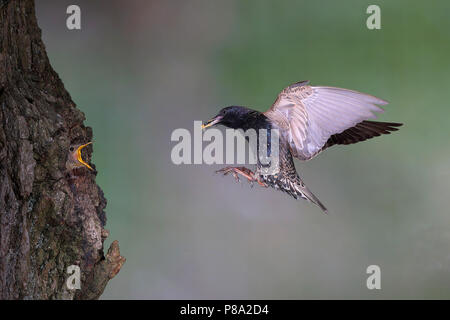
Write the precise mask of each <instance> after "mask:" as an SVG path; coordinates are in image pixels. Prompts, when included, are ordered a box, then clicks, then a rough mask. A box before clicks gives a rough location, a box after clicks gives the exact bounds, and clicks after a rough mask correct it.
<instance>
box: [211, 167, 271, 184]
mask: <svg viewBox="0 0 450 320" xmlns="http://www.w3.org/2000/svg"><path fill="white" fill-rule="evenodd" d="M230 172H231V173H232V174H233V177H234V178H235V179H236V180H237V181H238V182H239V181H240V180H239V176H238V174H240V175H241V176H243V177H245V178H247V180H248V182H250V185H251V186H253V182H254V181H256V182H258V184H259V185H260V186H262V187H267V185H266V184H265V183H264V182H262V181H260V180H259V179H258V178H256V177H255V174H254V173H253V171H251V170H250V169H248V168H246V167H226V168H222V169H220V170H217V171H216V173H223V175H224V176H226V175H227V174H229V173H230Z"/></svg>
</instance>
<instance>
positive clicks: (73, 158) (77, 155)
mask: <svg viewBox="0 0 450 320" xmlns="http://www.w3.org/2000/svg"><path fill="white" fill-rule="evenodd" d="M91 143H92V142H88V143H86V144H81V145H80V144H76V145H71V146H70V147H69V154H68V156H67V162H66V167H67V169H68V170H73V169H76V168H82V167H87V168H88V169H90V170H94V169H92V167H91V166H90V165H88V164H87V163H86V162H85V161H84V160H83V158H82V157H81V150H82V149H83V148H85V147H86V146H88V145H90V144H91Z"/></svg>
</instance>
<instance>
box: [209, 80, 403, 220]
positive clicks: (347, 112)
mask: <svg viewBox="0 0 450 320" xmlns="http://www.w3.org/2000/svg"><path fill="white" fill-rule="evenodd" d="M386 104H387V102H386V101H384V100H382V99H379V98H376V97H374V96H371V95H368V94H364V93H360V92H357V91H353V90H348V89H341V88H334V87H313V86H310V85H309V81H301V82H297V83H294V84H292V85H290V86H289V87H287V88H285V89H284V90H283V91H281V93H280V94H279V95H278V97H277V99H276V100H275V102H274V103H273V105H272V106H271V107H270V108H269V110H267V111H266V112H259V111H256V110H252V109H249V108H246V107H241V106H229V107H226V108H223V109H222V110H220V112H219V113H218V115H217V116H215V117H214V118H213V119H211V120H209V121H208V122H206V123H205V124H203V125H202V128H203V129H205V128H208V127H210V126H213V125H216V124H222V125H224V126H226V127H229V128H232V129H242V130H244V131H246V130H248V129H254V130H256V131H257V132H258V130H259V129H266V130H267V132H270V130H272V129H278V132H279V162H278V170H277V171H278V172H277V173H276V174H273V175H271V174H265V171H264V170H263V169H264V168H263V164H262V163H261V162H260V161H257V164H256V170H255V172H252V171H251V170H250V169H248V168H245V167H226V168H223V169H221V170H218V171H217V172H221V173H223V174H225V175H226V174H229V173H232V174H233V176H234V177H235V178H236V179H237V180H239V177H238V175H242V176H244V177H245V178H247V179H248V181H249V182H251V183H253V182H257V183H258V184H259V185H261V186H264V187H269V186H270V187H273V188H275V189H279V190H282V191H284V192H286V193H288V194H289V195H291V196H292V197H294V198H295V199H299V198H303V199H307V200H309V201H311V202H312V203H314V204H316V205H318V206H319V207H320V208H321V209H322V210H323V211H324V212H327V209H326V208H325V206H324V205H323V204H322V203H321V202H320V201H319V199H318V198H317V197H316V196H315V195H314V194H313V193H312V192H311V191H310V190H309V189H308V188H307V187H306V185H305V184H304V183H303V181H302V179H301V178H300V177H299V175H298V173H297V171H296V170H295V165H294V160H293V157H295V158H297V159H300V160H302V161H306V160H310V159H312V158H314V157H315V156H317V155H318V154H319V153H320V152H322V151H323V150H325V149H327V148H329V147H331V146H333V145H336V144H344V145H346V144H353V143H357V142H360V141H364V140H367V139H371V138H373V137H376V136H379V135H382V134H390V132H391V131H397V130H398V129H397V127H399V126H401V125H402V124H401V123H393V122H376V121H367V120H368V119H374V118H376V116H375V114H374V112H383V111H384V110H383V109H381V108H380V107H379V106H377V105H386ZM258 149H259V142H258Z"/></svg>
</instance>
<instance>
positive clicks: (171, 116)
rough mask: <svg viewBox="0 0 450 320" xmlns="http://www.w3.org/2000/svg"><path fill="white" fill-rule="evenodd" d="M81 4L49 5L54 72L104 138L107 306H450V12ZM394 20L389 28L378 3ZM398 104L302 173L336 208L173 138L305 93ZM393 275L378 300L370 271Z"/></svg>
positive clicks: (328, 5)
mask: <svg viewBox="0 0 450 320" xmlns="http://www.w3.org/2000/svg"><path fill="white" fill-rule="evenodd" d="M70 4H73V3H72V1H66V0H63V1H57V2H56V1H50V0H39V1H37V3H36V10H37V15H38V21H39V24H40V26H41V28H42V30H43V38H44V42H45V44H46V46H47V51H48V54H49V57H50V62H51V63H52V65H53V67H54V68H55V70H56V71H57V72H58V73H59V75H60V77H61V79H62V80H63V82H64V84H65V85H66V88H67V90H68V91H69V92H70V94H71V95H72V98H73V100H74V101H75V103H76V104H77V105H78V108H80V109H81V110H82V111H83V112H84V113H85V114H86V118H87V120H86V124H87V125H89V126H92V127H93V129H94V141H95V143H94V150H95V152H94V156H93V163H95V165H96V167H97V169H98V172H99V173H98V177H97V182H98V183H99V185H100V186H101V187H102V189H103V190H104V192H105V195H106V197H107V199H108V206H107V210H106V211H107V215H108V223H107V228H108V229H109V230H110V232H111V233H110V234H111V235H110V238H109V239H107V241H106V242H107V243H106V244H107V246H109V243H110V242H111V241H112V240H114V239H118V240H119V242H120V247H121V252H122V254H123V255H124V256H125V257H126V258H127V262H126V264H125V265H124V267H123V269H122V270H121V271H120V273H119V274H118V276H117V277H116V278H114V279H113V280H112V281H111V282H110V283H109V285H108V287H107V289H106V291H105V293H104V295H103V298H113V299H116V298H131V299H137V298H152V299H154V298H155V299H156V298H158V299H169V298H173V299H179V298H180V299H181V298H184V299H197V298H201V299H222V298H234V299H245V298H256V299H264V298H272V299H278V298H284V299H291V298H293V299H294V298H295V299H303V298H307V299H312V298H319V299H328V298H343V299H356V298H368V299H380V298H388V299H390V298H450V209H449V206H450V196H449V194H448V191H449V187H450V150H449V142H448V138H449V129H448V126H449V120H450V107H449V105H448V102H449V100H450V90H449V84H450V62H449V53H450V52H449V51H450V50H449V49H450V34H449V32H450V19H448V14H449V12H450V2H449V1H444V0H443V1H433V2H424V1H361V0H354V1H332V0H329V1H308V2H307V1H259V0H258V1H256V0H255V1H220V2H219V1H206V0H204V1H136V0H133V1H110V0H109V1H106V0H104V1H82V0H79V1H77V3H76V4H78V5H79V6H80V7H81V13H82V29H81V30H79V31H69V30H68V29H67V28H66V18H67V16H68V15H67V14H66V8H67V6H68V5H70ZM370 4H377V5H379V6H380V7H381V24H382V29H381V30H368V29H367V27H366V19H367V17H368V14H366V8H367V7H368V6H369V5H370ZM306 79H309V80H311V81H312V84H313V85H329V86H337V87H344V88H350V89H354V90H359V91H362V92H366V93H370V94H373V95H376V96H378V97H380V98H383V99H386V100H388V101H389V102H390V104H389V105H387V106H386V108H385V109H386V113H385V114H383V115H382V116H381V117H380V119H381V120H385V121H394V122H404V123H405V126H404V127H402V129H401V131H399V132H398V133H395V134H393V135H391V136H385V137H381V138H376V139H374V140H371V141H368V142H365V143H361V144H357V145H352V146H347V147H333V148H331V149H329V150H327V151H326V152H325V153H323V154H321V155H320V156H319V157H317V158H316V159H315V160H314V161H311V162H307V163H300V162H298V163H297V168H298V171H299V172H300V175H301V176H302V177H303V178H304V180H305V182H306V183H307V185H308V186H309V187H310V189H311V190H313V192H314V193H315V194H316V195H318V197H319V198H320V199H321V200H322V201H323V202H324V204H325V205H326V206H327V207H328V208H329V209H330V214H329V215H324V214H322V213H321V211H320V210H319V209H318V208H317V207H314V206H313V205H311V204H309V203H307V202H305V201H295V200H293V199H291V198H289V197H288V196H287V195H285V194H283V193H280V192H275V191H273V190H268V189H263V188H257V187H255V188H253V189H251V188H250V187H249V186H248V185H247V183H242V184H241V185H239V184H237V183H236V182H235V181H234V180H233V179H232V178H230V177H226V178H222V177H220V176H217V175H215V174H214V170H217V169H218V168H220V167H221V166H208V165H200V166H198V165H197V166H193V165H191V166H188V165H184V166H175V165H173V164H172V163H171V158H170V152H171V149H172V147H173V146H174V145H175V143H173V142H171V141H170V135H171V133H172V131H173V130H174V129H176V128H187V129H189V130H192V128H193V121H194V120H207V119H209V118H210V117H211V116H212V115H214V114H215V113H216V112H217V110H218V109H219V108H221V107H223V106H227V105H233V104H235V105H236V104H237V105H246V106H252V107H254V108H256V109H258V110H261V111H263V110H265V109H267V108H268V107H269V106H270V104H271V103H272V102H273V101H274V100H275V98H276V96H277V94H278V92H279V91H280V90H281V89H282V88H283V87H285V86H287V85H289V84H290V83H292V82H296V81H300V80H306ZM371 264H376V265H379V266H380V267H381V287H382V289H381V290H368V289H367V288H366V278H367V276H368V275H367V274H366V268H367V266H368V265H371Z"/></svg>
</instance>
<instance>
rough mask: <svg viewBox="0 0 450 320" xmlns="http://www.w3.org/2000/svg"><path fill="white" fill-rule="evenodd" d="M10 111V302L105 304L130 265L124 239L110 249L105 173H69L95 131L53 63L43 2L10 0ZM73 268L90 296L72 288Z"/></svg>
mask: <svg viewBox="0 0 450 320" xmlns="http://www.w3.org/2000/svg"><path fill="white" fill-rule="evenodd" d="M0 107H1V111H0V300H1V299H94V298H98V297H99V296H100V295H101V294H102V292H103V290H104V288H105V286H106V284H107V282H108V280H109V279H111V278H112V277H114V275H115V274H117V272H118V271H119V270H120V267H121V266H122V264H123V263H124V261H125V259H124V258H123V257H121V256H120V252H119V247H118V243H117V241H114V242H113V244H112V245H111V248H110V249H109V251H108V254H107V255H106V257H105V256H104V253H103V241H104V240H105V238H106V237H107V235H108V231H107V230H105V229H104V226H105V223H106V216H105V212H104V208H105V206H106V199H105V198H104V196H103V192H102V190H101V189H100V188H99V187H98V186H97V184H96V183H95V176H96V171H89V170H88V169H85V168H80V169H76V170H75V171H73V172H68V170H67V169H66V166H65V164H66V160H67V157H68V154H69V148H70V146H71V145H73V144H77V143H86V142H89V141H91V140H92V130H91V128H89V127H85V126H84V125H83V120H84V114H83V113H82V112H81V111H80V110H78V109H77V108H76V106H75V104H74V103H73V101H72V100H71V97H70V95H69V93H68V92H67V91H66V90H65V88H64V85H63V83H62V82H61V80H60V79H59V77H58V75H57V73H56V72H55V71H54V70H53V69H52V67H51V66H50V63H49V60H48V57H47V54H46V51H45V46H44V44H43V43H42V40H41V31H40V29H39V27H38V25H37V20H36V16H35V10H34V2H33V0H0ZM84 150H87V152H86V154H83V157H84V158H85V159H87V161H89V160H90V157H91V152H92V146H88V147H86V148H85V149H84ZM94 168H95V167H94ZM70 265H78V266H79V267H80V270H81V289H80V290H76V289H72V290H71V289H69V288H68V287H67V285H66V281H67V279H68V277H69V276H70V275H69V274H68V273H67V268H68V267H69V266H70Z"/></svg>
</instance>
